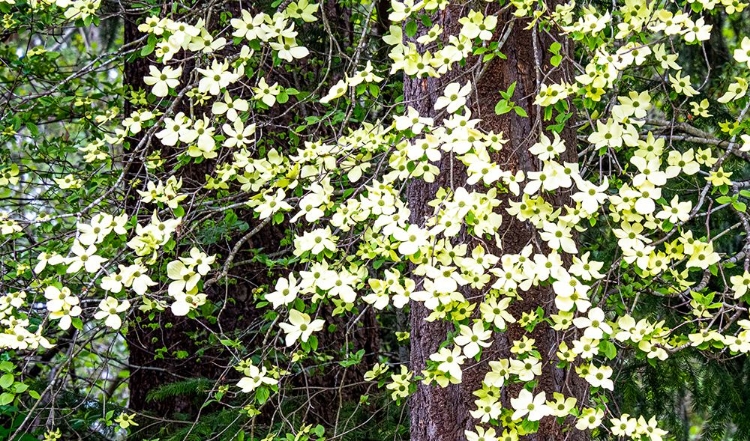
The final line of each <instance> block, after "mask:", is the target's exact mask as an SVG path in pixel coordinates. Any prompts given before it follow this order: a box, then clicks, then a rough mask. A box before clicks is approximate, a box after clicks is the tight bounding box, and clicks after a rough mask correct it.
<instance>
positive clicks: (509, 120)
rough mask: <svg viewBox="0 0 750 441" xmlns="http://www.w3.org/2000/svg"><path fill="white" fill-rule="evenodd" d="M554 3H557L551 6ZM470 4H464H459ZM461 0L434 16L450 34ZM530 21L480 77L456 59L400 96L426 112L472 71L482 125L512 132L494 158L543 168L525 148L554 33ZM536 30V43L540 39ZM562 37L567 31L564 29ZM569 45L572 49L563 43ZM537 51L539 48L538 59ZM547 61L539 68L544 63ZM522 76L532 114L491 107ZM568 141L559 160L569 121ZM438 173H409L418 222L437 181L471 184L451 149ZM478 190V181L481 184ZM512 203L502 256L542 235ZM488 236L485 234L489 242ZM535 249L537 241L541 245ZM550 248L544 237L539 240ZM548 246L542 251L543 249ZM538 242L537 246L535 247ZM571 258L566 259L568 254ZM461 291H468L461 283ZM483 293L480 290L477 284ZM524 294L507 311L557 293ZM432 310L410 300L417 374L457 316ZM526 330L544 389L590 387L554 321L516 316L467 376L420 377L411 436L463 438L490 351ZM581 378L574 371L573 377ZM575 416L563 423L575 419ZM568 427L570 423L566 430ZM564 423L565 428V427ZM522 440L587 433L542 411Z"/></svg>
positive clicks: (464, 239) (534, 134)
mask: <svg viewBox="0 0 750 441" xmlns="http://www.w3.org/2000/svg"><path fill="white" fill-rule="evenodd" d="M551 7H552V8H554V6H551ZM463 12H464V14H465V11H463ZM461 13H462V8H460V7H453V8H451V7H448V8H446V10H445V11H442V12H440V13H439V14H438V16H436V17H433V20H432V21H433V23H437V24H439V25H440V26H442V27H443V28H444V29H445V34H446V35H451V34H453V35H455V33H457V31H458V28H459V24H458V19H459V18H460V17H461ZM511 18H512V17H511V16H510V14H508V13H507V12H506V13H504V14H502V15H501V16H500V17H499V20H498V26H497V30H496V35H495V38H494V41H498V40H500V39H501V38H505V36H504V35H503V34H504V33H505V32H506V29H507V27H504V26H503V24H504V23H505V25H506V26H507V25H508V23H509V22H510V19H511ZM527 24H528V23H527V22H525V21H520V22H519V21H518V20H516V22H515V23H513V24H512V25H511V26H513V28H511V29H510V30H509V31H507V40H506V41H505V44H504V46H503V47H502V49H501V51H502V52H503V54H505V55H506V56H507V60H501V59H498V58H495V59H494V60H492V61H490V62H489V65H486V66H484V67H483V68H480V69H479V70H482V69H484V71H483V73H482V74H481V77H480V78H478V80H477V78H476V74H477V72H478V70H477V69H474V70H473V71H471V72H469V69H466V68H464V69H463V71H462V68H460V67H458V66H456V67H454V70H453V72H452V73H451V75H450V77H443V78H440V79H434V78H420V79H409V80H405V82H404V100H405V102H406V103H407V104H408V105H411V106H412V107H414V108H415V109H417V110H418V111H419V113H420V115H422V116H435V114H436V112H435V111H434V110H433V106H434V103H435V101H436V100H437V98H438V97H439V96H440V95H441V94H442V89H443V88H444V87H445V86H446V85H447V84H448V83H450V82H454V81H458V82H459V83H460V84H462V85H463V84H465V83H466V81H468V80H471V81H472V84H474V86H475V88H476V92H475V93H473V94H472V95H470V98H471V99H470V101H469V103H470V105H469V107H470V108H471V111H472V117H473V118H480V119H481V120H482V122H481V123H480V124H479V127H480V128H481V129H483V130H485V131H493V132H495V133H500V132H502V133H503V134H504V138H506V139H508V140H509V142H508V143H507V144H505V146H504V147H503V149H502V150H501V151H500V152H499V153H498V154H495V155H494V156H493V160H494V161H495V162H497V163H498V164H500V165H501V167H503V169H504V170H509V171H511V172H512V173H515V172H516V171H517V170H523V171H524V172H529V171H536V170H539V169H540V167H541V164H539V161H538V160H537V159H536V158H535V157H534V156H533V155H532V154H531V153H529V151H528V148H529V147H530V146H531V145H532V144H534V143H535V142H536V141H537V140H538V139H539V135H540V133H541V131H542V127H543V123H542V121H541V118H540V113H539V108H538V106H534V105H533V104H532V103H533V101H534V97H535V96H536V92H537V87H538V84H537V81H538V75H539V77H541V76H542V74H543V72H549V70H550V69H551V66H550V64H549V61H548V55H549V54H545V52H548V51H547V50H546V48H548V47H549V46H550V44H551V43H552V42H553V41H554V40H552V37H550V36H549V35H539V34H537V33H536V32H532V31H531V30H525V29H523V28H524V27H526V25H527ZM535 40H536V44H534V41H535ZM557 40H558V41H562V39H560V38H558V39H557ZM563 50H564V51H567V50H569V48H568V47H567V45H565V46H564V49H563ZM535 54H536V58H537V59H535ZM475 61H476V60H475V59H470V60H469V62H467V64H466V66H467V67H470V66H472V65H473V63H474V62H475ZM540 68H541V69H543V72H542V71H541V69H540ZM564 76H567V72H566V71H565V69H564V66H563V68H559V69H557V71H555V72H553V73H552V74H551V75H549V76H548V77H547V78H546V81H547V82H548V83H549V82H559V80H560V79H561V78H563V77H564ZM513 82H516V89H515V93H514V95H513V101H514V102H515V103H516V105H518V106H520V107H522V108H523V109H524V110H526V113H527V114H528V115H529V116H528V118H522V117H519V116H518V115H516V113H515V112H509V113H506V114H504V115H501V116H498V115H495V112H494V107H495V104H496V103H497V102H498V101H499V99H500V95H499V93H498V92H499V91H501V90H502V91H504V90H507V89H508V87H509V86H510V85H511V84H512V83H513ZM562 137H563V139H564V140H565V141H566V145H567V146H568V149H567V151H566V152H565V154H563V155H562V158H561V159H562V160H563V161H567V162H576V150H575V147H576V142H575V133H574V131H573V130H570V129H567V131H566V132H564V133H563V135H562ZM438 167H440V171H441V174H440V175H439V176H438V179H437V180H436V182H434V183H432V184H427V183H425V182H423V181H419V180H417V181H415V182H413V183H412V184H411V185H410V186H409V189H408V199H409V206H410V207H411V208H412V219H411V221H412V222H413V223H417V224H419V225H423V224H424V221H425V219H426V218H427V217H429V215H430V214H431V213H430V212H429V211H428V210H430V211H431V207H428V206H427V205H426V201H429V200H432V199H433V198H434V196H435V193H436V191H437V189H438V188H440V187H451V186H452V185H453V186H460V185H465V184H464V182H465V180H466V178H467V174H466V170H465V167H464V166H463V164H461V163H460V162H459V161H458V160H456V159H455V158H454V159H451V157H450V155H444V156H443V158H442V159H441V161H440V163H439V164H438ZM480 191H481V190H480ZM567 197H568V194H567V193H565V192H563V193H561V194H559V195H558V196H557V197H556V200H555V199H553V200H550V202H551V203H553V204H556V205H557V206H561V205H562V204H563V203H564V202H565V201H566V199H567ZM548 199H549V198H548ZM507 207H508V205H507V203H503V204H501V206H500V207H498V209H499V210H501V211H502V213H503V214H504V215H503V224H502V227H501V230H500V234H501V236H502V237H503V243H502V250H498V249H490V250H487V251H488V252H492V253H493V254H495V255H497V256H501V255H503V254H517V253H519V252H520V251H521V250H522V249H523V248H524V247H525V246H526V245H528V244H530V243H534V244H539V243H542V244H543V241H541V240H537V233H536V230H535V228H534V227H533V226H532V225H530V224H528V223H522V222H519V221H518V220H516V219H515V218H513V217H512V216H510V215H508V214H507V213H505V208H507ZM455 243H467V244H469V249H471V248H472V246H474V245H476V244H477V243H476V242H475V243H473V244H472V239H471V238H470V237H468V236H467V235H466V234H465V232H462V235H461V236H460V237H459V238H458V239H457V240H456V241H455ZM485 246H486V244H485ZM537 249H538V248H537ZM542 249H543V250H544V251H548V250H546V249H545V248H544V247H543V248H542ZM544 251H543V252H544ZM537 252H539V251H537ZM568 263H569V262H568ZM464 294H468V292H465V293H464ZM473 294H475V295H476V294H477V293H473ZM523 298H524V299H525V300H523V301H516V302H514V303H513V304H512V305H511V309H510V311H509V312H510V313H511V314H513V316H514V317H516V318H519V317H520V316H521V312H528V311H533V310H535V309H536V308H537V307H539V306H541V307H542V308H543V309H544V310H545V314H546V315H548V314H553V313H555V309H554V308H555V305H554V298H555V295H554V293H553V292H552V289H551V288H534V287H532V289H531V290H529V291H528V292H525V293H523ZM429 313H430V311H429V310H428V309H427V308H425V307H424V306H423V305H422V304H421V303H418V302H412V306H411V359H410V361H411V368H412V370H413V371H414V372H415V373H417V374H419V373H420V372H421V371H422V370H423V369H424V368H425V366H426V360H427V359H428V358H429V356H430V354H432V353H434V352H435V351H437V349H438V345H439V344H440V343H441V342H442V341H443V340H444V339H445V336H446V333H447V332H448V331H451V330H452V328H453V327H452V325H451V324H450V323H447V322H444V321H435V322H432V323H428V322H426V321H425V318H426V317H427V316H428V315H429ZM523 335H528V336H529V337H530V338H533V339H535V340H536V343H535V344H536V347H537V349H538V351H539V352H540V353H541V354H542V357H543V358H542V362H543V366H544V367H543V372H542V375H541V377H537V379H538V380H539V386H538V387H537V392H538V391H541V390H543V391H545V392H546V393H547V397H548V399H551V398H552V393H553V392H561V391H563V386H564V385H565V384H566V383H567V386H565V387H564V389H565V393H566V395H570V394H571V391H572V394H573V395H574V396H576V397H577V398H578V399H579V403H580V401H581V399H582V398H584V395H585V393H586V392H587V390H588V389H587V387H586V385H585V384H584V382H583V380H580V379H578V377H577V376H576V375H571V376H570V378H566V373H565V372H564V371H562V370H560V369H557V368H556V367H555V365H556V362H557V359H556V358H555V353H556V351H557V346H558V344H559V342H560V340H559V339H560V338H561V337H560V336H558V335H557V334H556V332H555V331H554V330H553V329H551V328H550V327H549V326H548V325H546V324H544V323H542V324H540V325H538V326H537V327H536V328H535V330H534V332H533V333H531V335H529V333H527V332H526V331H524V330H523V329H521V328H520V327H519V326H517V325H511V326H509V327H508V328H507V330H506V331H505V332H504V333H499V334H495V335H494V336H493V337H494V343H493V345H492V346H491V347H490V348H487V349H485V350H484V351H483V354H482V358H481V363H480V366H477V367H473V368H472V369H470V370H465V371H464V373H463V381H462V383H461V384H458V385H451V386H449V387H447V388H439V387H437V386H426V385H424V384H421V383H420V384H419V386H418V389H417V392H416V393H415V394H414V395H413V396H412V397H411V401H410V403H409V404H410V406H411V440H412V441H441V440H445V441H456V440H463V439H466V436H465V434H464V431H465V430H471V429H474V426H475V425H477V424H478V423H479V422H478V421H477V420H474V419H473V418H472V416H471V415H470V414H469V411H471V410H474V409H475V406H474V404H473V403H474V400H475V399H476V397H475V396H473V395H472V392H473V391H475V390H477V389H480V388H481V383H482V380H483V379H484V375H485V373H486V372H487V370H488V369H487V367H486V364H487V362H488V361H491V360H497V359H499V358H509V357H510V356H511V354H510V345H511V344H512V342H513V341H514V340H518V339H520V338H521V336H523ZM574 379H575V380H574ZM519 390H520V386H517V385H516V386H510V387H508V386H506V387H505V390H504V391H503V395H502V396H503V400H502V401H503V406H504V407H506V408H508V407H509V406H508V405H509V400H510V398H511V397H516V396H517V395H518V392H519ZM572 421H573V419H572V417H571V418H569V419H568V421H567V423H570V422H572ZM570 429H572V430H570ZM563 430H565V431H564V432H563ZM498 434H499V433H498ZM525 439H526V440H533V441H536V440H539V441H541V440H545V441H547V440H553V439H554V440H563V439H567V440H586V439H588V435H587V434H586V433H582V432H580V431H577V430H575V429H574V428H572V424H567V427H566V426H564V425H560V424H557V423H556V422H555V421H554V418H553V417H546V418H544V419H543V420H542V421H541V424H540V428H539V432H538V433H536V434H534V435H528V436H526V437H525Z"/></svg>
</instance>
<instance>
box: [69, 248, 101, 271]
mask: <svg viewBox="0 0 750 441" xmlns="http://www.w3.org/2000/svg"><path fill="white" fill-rule="evenodd" d="M70 251H71V252H72V253H73V254H74V255H73V256H71V257H68V258H67V259H66V260H65V262H66V263H67V264H68V270H67V273H68V274H71V273H77V272H78V271H80V270H81V268H85V269H86V272H89V273H95V272H97V271H99V268H101V267H102V263H104V262H106V261H107V259H105V258H104V257H101V256H97V255H96V246H95V245H89V247H88V248H83V246H82V245H81V243H80V242H78V241H75V242H74V243H73V246H72V247H71V248H70Z"/></svg>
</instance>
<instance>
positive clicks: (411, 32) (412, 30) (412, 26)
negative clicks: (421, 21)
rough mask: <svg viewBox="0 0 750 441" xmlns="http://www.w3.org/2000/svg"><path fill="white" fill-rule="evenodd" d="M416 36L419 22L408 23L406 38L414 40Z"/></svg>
mask: <svg viewBox="0 0 750 441" xmlns="http://www.w3.org/2000/svg"><path fill="white" fill-rule="evenodd" d="M415 35H417V22H416V21H414V20H410V21H409V22H408V23H406V36H407V37H409V38H412V37H414V36H415Z"/></svg>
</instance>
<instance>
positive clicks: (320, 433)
mask: <svg viewBox="0 0 750 441" xmlns="http://www.w3.org/2000/svg"><path fill="white" fill-rule="evenodd" d="M312 433H314V434H315V435H316V436H317V437H321V436H323V435H325V433H326V428H325V427H323V426H321V425H320V424H318V425H317V426H315V428H314V429H313V430H312Z"/></svg>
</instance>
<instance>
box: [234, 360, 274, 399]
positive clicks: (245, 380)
mask: <svg viewBox="0 0 750 441" xmlns="http://www.w3.org/2000/svg"><path fill="white" fill-rule="evenodd" d="M242 373H243V375H244V376H243V377H242V378H240V381H238V382H237V387H239V388H240V389H241V390H242V392H244V393H250V392H252V391H254V390H255V389H256V388H258V387H259V386H262V385H264V384H269V385H274V384H278V383H279V381H278V380H276V379H275V378H273V377H270V376H268V375H267V373H268V371H267V370H266V368H265V366H263V367H261V368H260V369H258V366H255V365H254V364H252V363H249V364H248V365H247V366H246V367H245V369H244V370H243V372H242Z"/></svg>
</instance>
